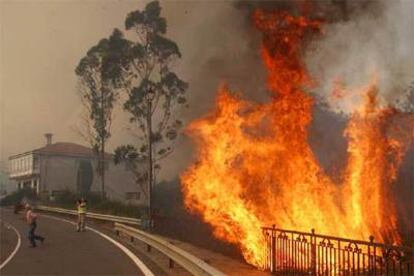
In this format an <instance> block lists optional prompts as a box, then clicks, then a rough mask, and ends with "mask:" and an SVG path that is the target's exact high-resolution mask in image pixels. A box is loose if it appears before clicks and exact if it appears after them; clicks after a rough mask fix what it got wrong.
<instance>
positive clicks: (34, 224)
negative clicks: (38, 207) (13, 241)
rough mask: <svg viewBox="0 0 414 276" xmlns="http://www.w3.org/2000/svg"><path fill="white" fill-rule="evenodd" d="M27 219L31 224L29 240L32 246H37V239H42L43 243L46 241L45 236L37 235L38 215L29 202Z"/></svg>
mask: <svg viewBox="0 0 414 276" xmlns="http://www.w3.org/2000/svg"><path fill="white" fill-rule="evenodd" d="M26 221H27V224H29V235H28V238H29V241H30V244H31V247H36V240H40V242H41V243H43V242H44V241H45V238H44V237H42V236H38V235H36V233H35V231H36V227H37V215H36V214H35V213H34V212H33V210H32V207H31V206H30V205H29V204H27V205H26Z"/></svg>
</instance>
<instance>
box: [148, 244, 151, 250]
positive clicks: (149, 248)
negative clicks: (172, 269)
mask: <svg viewBox="0 0 414 276" xmlns="http://www.w3.org/2000/svg"><path fill="white" fill-rule="evenodd" d="M147 252H151V245H149V244H147Z"/></svg>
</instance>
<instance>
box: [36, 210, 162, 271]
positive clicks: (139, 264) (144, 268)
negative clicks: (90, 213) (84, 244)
mask: <svg viewBox="0 0 414 276" xmlns="http://www.w3.org/2000/svg"><path fill="white" fill-rule="evenodd" d="M41 216H43V217H47V218H50V219H54V220H58V221H63V222H67V223H70V224H72V225H76V223H74V222H73V221H70V220H67V219H63V218H59V217H55V216H51V215H44V214H42V215H41ZM86 229H88V230H90V231H92V232H94V233H95V234H97V235H100V236H101V237H102V238H104V239H106V240H108V241H109V242H111V243H112V244H114V245H115V246H116V247H118V248H119V249H120V250H121V251H122V252H124V253H125V254H126V255H127V256H128V257H129V258H130V259H131V260H132V261H133V262H134V263H135V265H136V266H137V267H138V268H139V269H140V270H141V271H142V273H144V275H146V276H155V275H154V273H152V271H151V270H150V269H149V268H148V267H147V266H146V265H145V264H144V263H143V262H142V261H141V260H140V259H139V258H138V257H137V256H135V254H134V253H132V252H131V250H129V249H128V248H126V247H125V246H124V245H122V244H121V243H119V242H117V241H116V240H114V239H112V238H111V237H109V236H108V235H106V234H104V233H102V232H100V231H98V230H96V229H94V228H92V227H90V226H87V227H86Z"/></svg>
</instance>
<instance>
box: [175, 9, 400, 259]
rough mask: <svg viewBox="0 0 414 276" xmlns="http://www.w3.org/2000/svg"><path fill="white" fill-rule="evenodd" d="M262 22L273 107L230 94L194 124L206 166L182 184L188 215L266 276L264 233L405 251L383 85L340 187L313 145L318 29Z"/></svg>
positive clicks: (363, 120)
mask: <svg viewBox="0 0 414 276" xmlns="http://www.w3.org/2000/svg"><path fill="white" fill-rule="evenodd" d="M254 21H255V24H256V26H257V27H258V28H259V29H260V30H261V31H263V33H264V39H263V46H262V49H261V51H262V57H263V60H264V64H265V65H266V67H267V69H268V87H269V90H270V92H271V101H270V102H269V103H266V104H255V103H251V102H247V101H245V100H242V99H240V98H239V97H238V96H236V95H234V94H232V93H230V91H228V89H227V88H226V87H224V86H222V87H221V88H220V89H219V92H218V97H217V101H216V107H215V109H214V110H213V111H212V112H211V113H210V114H209V115H208V116H206V117H204V118H202V119H199V120H196V121H194V122H192V123H191V124H190V126H189V127H188V132H189V133H190V135H191V136H192V137H193V138H194V139H195V141H196V143H197V149H198V153H197V154H198V155H197V156H198V159H197V162H196V163H194V164H193V165H192V166H190V167H189V168H188V169H187V171H186V172H185V173H184V174H183V175H182V185H183V191H184V195H185V204H186V206H187V207H188V208H189V209H190V210H192V211H194V212H198V213H200V214H201V215H202V217H203V219H204V220H205V221H206V222H208V223H210V224H211V225H212V227H213V229H214V234H215V235H216V236H217V237H218V238H221V239H224V240H226V241H229V242H231V243H234V244H237V245H238V246H239V247H240V249H241V251H242V253H243V255H244V257H245V259H246V260H247V261H248V262H249V263H251V264H253V265H256V266H258V267H261V266H262V265H263V263H264V260H265V256H264V240H263V237H262V232H261V227H262V226H265V225H271V224H276V225H277V227H279V228H285V229H295V230H301V231H309V230H310V229H311V228H314V229H315V230H316V231H317V233H323V234H328V235H336V236H341V237H348V238H355V239H364V240H367V239H368V237H369V236H370V235H374V236H375V238H376V240H377V241H378V240H379V241H383V240H384V239H387V240H388V241H391V242H399V236H398V231H397V220H396V211H395V206H394V205H395V203H394V201H393V199H392V196H391V194H392V193H391V184H392V182H393V180H394V179H395V177H396V172H397V168H398V164H399V162H400V160H401V155H402V153H401V152H402V149H401V145H400V143H399V142H398V141H397V140H396V139H391V138H389V137H387V136H386V135H385V129H386V128H387V122H388V121H389V120H388V118H390V117H392V114H393V112H392V111H390V110H388V109H381V108H380V107H379V106H378V103H377V100H376V88H375V84H373V85H370V86H369V88H367V89H365V92H364V93H365V94H366V95H367V96H366V99H367V100H366V101H365V105H364V106H363V107H361V108H360V109H359V110H357V111H356V112H355V114H354V115H353V116H352V119H351V120H350V123H349V125H348V128H347V130H346V137H347V138H348V140H349V146H348V152H349V157H348V164H347V166H346V168H345V169H344V176H343V178H342V179H343V180H342V183H334V182H333V180H332V179H330V177H328V175H327V174H326V173H325V172H324V170H323V168H322V167H321V166H320V164H319V163H318V161H317V159H316V158H315V155H314V153H313V152H312V150H311V148H310V146H309V143H308V126H309V124H310V123H311V121H312V105H313V98H312V97H311V96H309V95H308V94H307V93H305V91H304V89H307V88H310V87H312V86H313V85H314V83H313V80H312V78H311V76H310V75H309V74H308V72H307V70H306V68H305V66H304V64H303V61H302V59H301V55H302V51H303V49H304V48H303V46H304V45H305V42H306V40H307V38H308V36H309V35H312V34H313V33H319V32H320V22H318V21H312V20H308V19H306V18H304V17H293V16H290V15H288V14H285V13H263V12H260V11H259V12H256V14H255V16H254Z"/></svg>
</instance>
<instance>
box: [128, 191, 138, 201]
mask: <svg viewBox="0 0 414 276" xmlns="http://www.w3.org/2000/svg"><path fill="white" fill-rule="evenodd" d="M140 198H141V193H140V192H127V193H125V199H127V200H139V199H140Z"/></svg>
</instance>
